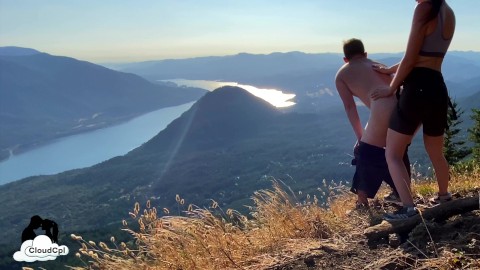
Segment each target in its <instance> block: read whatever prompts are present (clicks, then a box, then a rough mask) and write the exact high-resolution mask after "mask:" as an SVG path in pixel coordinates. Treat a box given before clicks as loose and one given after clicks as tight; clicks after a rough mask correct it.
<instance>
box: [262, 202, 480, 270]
mask: <svg viewBox="0 0 480 270" xmlns="http://www.w3.org/2000/svg"><path fill="white" fill-rule="evenodd" d="M386 208H387V209H386ZM392 208H393V206H388V205H381V204H377V205H375V207H373V209H372V208H371V209H370V210H368V211H352V212H351V213H349V214H350V215H351V218H352V220H356V221H357V222H358V224H359V226H358V228H357V229H356V230H354V231H352V232H351V233H350V234H345V235H349V236H348V237H346V238H341V237H333V238H331V239H328V240H327V241H323V240H312V241H307V242H305V241H303V242H302V241H296V242H295V241H293V242H291V243H287V244H286V245H285V252H281V255H279V256H277V257H275V256H273V257H272V258H270V259H271V260H272V262H271V264H270V266H268V267H266V268H265V269H268V270H293V269H298V270H312V269H392V270H393V269H480V211H478V210H477V211H473V212H468V213H465V214H463V215H458V216H454V217H451V218H449V219H448V220H445V221H442V222H436V223H434V222H428V221H427V222H425V223H422V224H419V225H417V226H416V227H415V228H414V229H413V230H412V231H411V232H410V233H409V234H408V235H404V236H398V235H390V237H389V239H383V240H381V241H377V242H375V243H373V242H369V241H368V239H367V238H366V237H365V236H364V234H363V231H364V229H365V228H367V227H368V226H370V225H374V224H378V223H379V222H381V218H380V216H379V213H380V212H382V211H384V210H390V209H392ZM342 235H343V234H342ZM289 250H290V253H289Z"/></svg>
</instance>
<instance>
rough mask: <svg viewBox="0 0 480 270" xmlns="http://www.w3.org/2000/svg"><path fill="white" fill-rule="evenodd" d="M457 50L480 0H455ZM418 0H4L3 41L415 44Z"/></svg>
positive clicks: (76, 51) (241, 46)
mask: <svg viewBox="0 0 480 270" xmlns="http://www.w3.org/2000/svg"><path fill="white" fill-rule="evenodd" d="M448 3H449V4H450V5H451V6H452V7H453V9H454V10H455V12H456V16H457V32H456V34H455V37H454V40H453V42H452V45H451V50H474V51H480V19H478V18H479V16H480V15H479V12H480V0H449V1H448ZM415 5H416V3H415V1H414V0H341V1H339V0H288V1H287V0H137V1H135V0H129V1H126V0H68V1H67V0H0V46H20V47H28V48H34V49H37V50H40V51H43V52H47V53H50V54H54V55H65V56H71V57H75V58H78V59H81V60H87V61H92V62H122V61H141V60H157V59H166V58H187V57H195V56H212V55H231V54H237V53H240V52H247V53H271V52H288V51H302V52H308V53H320V52H341V43H342V40H345V39H348V38H351V37H358V38H361V39H362V40H363V41H364V43H365V46H366V49H367V51H368V52H370V53H374V52H401V51H404V50H405V45H406V41H407V38H408V31H409V30H410V22H411V19H412V15H413V10H414V7H415Z"/></svg>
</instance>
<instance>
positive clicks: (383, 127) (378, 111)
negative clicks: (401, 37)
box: [335, 38, 410, 207]
mask: <svg viewBox="0 0 480 270" xmlns="http://www.w3.org/2000/svg"><path fill="white" fill-rule="evenodd" d="M343 51H344V54H345V57H344V61H345V64H344V65H343V66H342V67H341V68H340V69H339V70H338V72H337V75H336V77H335V84H336V87H337V91H338V93H339V95H340V97H341V99H342V101H343V105H344V107H345V112H346V114H347V117H348V120H349V121H350V124H351V125H352V128H353V131H354V132H355V135H356V137H357V142H356V143H355V147H354V153H355V158H356V161H357V162H356V171H355V175H354V177H353V181H352V188H351V191H352V192H353V193H356V194H357V195H358V199H357V207H368V198H374V197H375V195H376V193H377V191H378V189H379V188H380V185H381V184H382V180H383V181H385V182H386V183H387V184H388V185H389V186H390V187H391V188H392V189H393V192H392V193H391V194H390V195H389V196H388V197H389V198H386V199H390V200H397V198H398V194H397V192H396V189H395V185H394V183H393V181H392V178H391V176H390V174H389V172H388V166H387V162H386V159H385V145H386V138H387V129H388V123H389V120H390V115H391V113H392V111H393V109H394V108H395V106H396V104H397V100H396V98H395V96H390V97H388V98H383V99H377V100H375V101H374V100H371V99H370V94H371V91H373V90H375V89H376V88H378V87H379V86H388V85H390V81H391V80H392V77H391V76H390V75H386V74H382V73H379V72H376V71H375V70H374V69H373V68H372V66H373V65H382V64H380V63H378V62H374V61H372V60H370V59H368V58H367V53H366V52H365V49H364V46H363V43H362V41H361V40H359V39H353V38H352V39H349V40H347V41H345V42H344V45H343ZM382 66H383V65H382ZM353 97H358V98H359V99H360V100H361V101H362V102H363V104H365V106H367V107H368V108H369V109H370V117H369V119H368V123H367V125H366V126H365V130H364V129H363V127H362V124H361V122H360V118H359V116H358V112H357V105H356V104H355V100H354V98H353ZM357 154H358V155H357ZM404 163H405V166H406V167H407V170H408V171H410V162H409V161H408V156H407V154H406V153H405V155H404Z"/></svg>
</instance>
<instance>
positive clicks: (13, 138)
mask: <svg viewBox="0 0 480 270" xmlns="http://www.w3.org/2000/svg"><path fill="white" fill-rule="evenodd" d="M205 92H206V91H205V90H202V89H195V88H179V87H173V86H165V85H157V84H154V83H152V82H149V81H147V80H145V79H143V78H141V77H140V76H138V75H134V74H129V73H124V72H118V71H114V70H110V69H107V68H105V67H103V66H99V65H95V64H92V63H89V62H85V61H79V60H76V59H73V58H69V57H61V56H52V55H49V54H46V53H41V52H39V51H36V50H33V49H27V48H18V47H1V48H0V130H1V131H2V132H1V133H0V160H1V159H3V158H6V157H8V155H9V153H11V152H13V153H15V152H20V151H22V150H25V149H28V148H30V147H33V146H36V145H38V144H42V143H45V142H48V141H51V140H52V139H55V138H59V137H63V136H67V135H71V134H74V133H79V132H84V131H87V130H92V129H98V128H101V127H105V126H108V125H112V124H114V123H118V122H120V121H125V120H127V119H131V118H133V117H135V116H138V115H140V114H143V113H146V112H150V111H153V110H156V109H160V108H163V107H167V106H174V105H179V104H182V103H186V102H190V101H194V100H197V99H198V98H200V97H201V96H202V95H204V94H205Z"/></svg>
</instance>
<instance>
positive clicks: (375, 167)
mask: <svg viewBox="0 0 480 270" xmlns="http://www.w3.org/2000/svg"><path fill="white" fill-rule="evenodd" d="M355 159H356V166H357V168H356V170H355V175H354V176H353V181H352V188H351V189H350V191H351V192H353V193H355V194H357V193H358V191H363V192H365V193H366V194H367V197H368V198H371V199H373V198H374V197H375V195H376V194H377V192H378V190H379V189H380V186H381V185H382V181H385V183H387V184H388V185H389V186H390V187H391V188H392V189H393V190H394V191H395V192H396V191H397V189H396V188H395V184H394V183H393V180H392V177H391V176H390V172H389V171H388V165H387V160H386V158H385V149H384V148H382V147H378V146H374V145H371V144H368V143H364V142H362V141H360V142H359V146H358V152H357V155H356V157H355ZM403 162H404V164H405V168H407V171H408V175H409V176H410V173H411V172H410V160H409V159H408V147H407V149H406V150H405V154H404V156H403Z"/></svg>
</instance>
